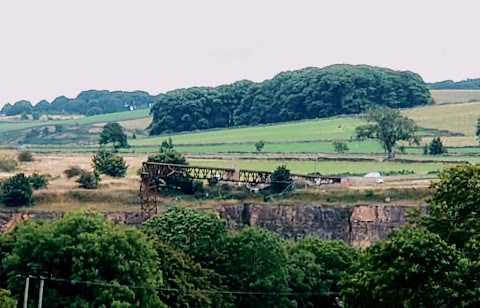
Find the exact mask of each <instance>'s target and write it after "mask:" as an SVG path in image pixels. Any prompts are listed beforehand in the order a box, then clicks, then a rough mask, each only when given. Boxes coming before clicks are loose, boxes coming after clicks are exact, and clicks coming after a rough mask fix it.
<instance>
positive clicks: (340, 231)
mask: <svg viewBox="0 0 480 308" xmlns="http://www.w3.org/2000/svg"><path fill="white" fill-rule="evenodd" d="M413 208H414V207H412V206H409V205H390V204H370V205H322V204H288V205H268V204H267V205H265V204H263V205H256V204H246V203H245V204H236V205H225V206H219V207H217V208H215V209H212V210H214V211H216V213H217V214H218V216H219V217H221V218H224V219H226V220H227V222H228V226H229V228H230V229H233V230H239V229H241V228H243V227H244V226H254V227H260V228H265V229H268V230H270V231H273V232H275V233H277V234H279V235H280V236H281V237H282V238H285V239H290V240H299V239H301V238H303V237H305V236H307V235H316V236H319V237H321V238H323V239H329V240H343V241H345V242H347V243H350V244H351V245H353V246H356V247H361V248H364V247H367V246H368V245H370V244H371V243H372V242H375V241H377V240H379V239H384V238H386V237H387V235H388V233H389V232H390V231H391V230H393V229H397V228H399V227H401V226H402V225H404V224H405V223H406V221H407V219H408V211H409V210H411V209H413ZM421 210H422V212H425V211H426V210H425V207H422V209H421ZM63 215H64V213H63V212H33V211H32V212H28V213H27V212H23V213H20V212H15V211H1V212H0V230H1V231H2V232H9V231H11V230H13V228H14V227H15V226H16V225H17V224H18V223H20V222H21V221H24V220H28V219H59V218H61V217H63ZM103 215H104V216H105V219H108V220H111V221H113V222H115V223H122V224H127V225H131V226H138V225H140V224H141V217H140V214H139V213H138V212H108V213H104V214H103Z"/></svg>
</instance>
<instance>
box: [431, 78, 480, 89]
mask: <svg viewBox="0 0 480 308" xmlns="http://www.w3.org/2000/svg"><path fill="white" fill-rule="evenodd" d="M428 87H429V88H430V89H431V90H480V78H474V79H467V80H462V81H453V80H444V81H439V82H434V83H429V84H428Z"/></svg>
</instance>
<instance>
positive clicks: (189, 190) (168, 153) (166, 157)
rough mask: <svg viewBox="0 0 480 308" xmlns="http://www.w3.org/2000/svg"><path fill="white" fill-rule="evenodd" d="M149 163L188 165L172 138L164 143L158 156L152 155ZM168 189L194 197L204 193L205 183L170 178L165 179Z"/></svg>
mask: <svg viewBox="0 0 480 308" xmlns="http://www.w3.org/2000/svg"><path fill="white" fill-rule="evenodd" d="M148 162H154V163H165V164H177V165H188V163H187V160H186V159H185V157H184V156H183V155H182V153H180V152H178V151H176V150H175V149H174V146H173V142H172V139H171V138H168V140H164V141H162V144H161V145H160V149H159V151H158V153H157V154H154V155H150V156H149V157H148ZM165 183H166V187H167V188H169V189H172V190H179V191H181V192H182V193H184V194H187V195H192V194H195V193H201V192H203V183H202V182H201V181H194V180H192V179H189V178H181V177H168V178H166V179H165Z"/></svg>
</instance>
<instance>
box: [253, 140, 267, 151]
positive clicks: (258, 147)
mask: <svg viewBox="0 0 480 308" xmlns="http://www.w3.org/2000/svg"><path fill="white" fill-rule="evenodd" d="M264 146H265V142H263V140H260V141H258V142H255V149H256V150H257V152H261V151H262V150H263V147H264Z"/></svg>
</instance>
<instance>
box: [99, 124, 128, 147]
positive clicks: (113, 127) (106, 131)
mask: <svg viewBox="0 0 480 308" xmlns="http://www.w3.org/2000/svg"><path fill="white" fill-rule="evenodd" d="M110 142H111V143H112V144H113V149H114V150H115V151H118V149H120V148H126V147H128V143H127V135H126V134H125V132H124V130H123V127H122V126H121V125H120V124H118V123H116V122H112V123H107V124H106V125H105V126H104V127H103V130H102V132H101V133H100V142H99V143H100V145H106V144H109V143H110Z"/></svg>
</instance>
